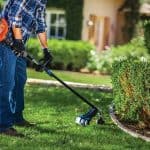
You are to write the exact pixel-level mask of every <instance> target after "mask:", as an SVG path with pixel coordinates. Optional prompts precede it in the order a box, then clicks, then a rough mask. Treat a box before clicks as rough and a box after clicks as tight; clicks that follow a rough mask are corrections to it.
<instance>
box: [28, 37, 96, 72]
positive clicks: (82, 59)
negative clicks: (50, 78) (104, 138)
mask: <svg viewBox="0 0 150 150" xmlns="http://www.w3.org/2000/svg"><path fill="white" fill-rule="evenodd" d="M48 45H49V47H50V48H51V51H52V54H53V56H54V60H53V62H52V66H51V67H52V68H53V69H63V70H79V69H81V68H83V67H85V65H86V63H87V61H88V59H89V55H90V51H91V50H92V49H93V46H92V45H90V44H89V43H87V42H83V41H67V40H49V41H48ZM27 49H28V51H29V53H31V54H32V55H33V56H34V57H35V58H36V59H40V58H41V57H42V50H41V46H40V44H39V42H38V41H37V40H36V39H30V40H29V42H28V43H27Z"/></svg>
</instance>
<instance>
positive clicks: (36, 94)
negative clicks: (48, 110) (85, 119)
mask: <svg viewBox="0 0 150 150" xmlns="http://www.w3.org/2000/svg"><path fill="white" fill-rule="evenodd" d="M76 90H77V91H78V92H79V93H80V94H81V95H82V96H83V97H85V98H86V99H87V100H88V101H90V102H92V103H93V104H95V105H97V106H98V107H106V106H107V105H109V104H110V103H111V101H112V95H111V94H105V93H101V92H97V91H91V90H78V89H76ZM26 97H27V100H28V103H31V104H33V105H40V104H46V105H50V106H53V107H58V106H59V105H60V106H61V107H70V106H80V105H82V104H84V102H83V101H81V99H80V98H78V97H77V96H76V95H74V94H73V93H72V92H70V91H68V90H67V89H65V88H54V87H52V88H48V89H47V88H41V87H39V86H34V87H31V86H29V87H27V88H26Z"/></svg>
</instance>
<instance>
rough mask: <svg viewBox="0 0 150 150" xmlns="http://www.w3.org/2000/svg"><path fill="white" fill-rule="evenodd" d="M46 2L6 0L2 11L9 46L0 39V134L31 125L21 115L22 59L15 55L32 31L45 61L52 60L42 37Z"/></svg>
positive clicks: (23, 49)
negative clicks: (37, 39)
mask: <svg viewBox="0 0 150 150" xmlns="http://www.w3.org/2000/svg"><path fill="white" fill-rule="evenodd" d="M46 3H47V0H8V2H7V4H6V5H5V7H4V9H3V11H2V17H3V18H5V19H6V20H7V22H8V25H9V32H8V36H7V38H6V39H7V40H6V41H12V42H13V46H11V47H10V45H9V44H8V43H7V42H5V41H4V42H3V41H2V42H0V134H6V135H12V136H18V135H20V134H19V133H18V132H17V131H16V130H15V129H14V128H13V125H19V126H30V125H31V124H30V123H29V122H28V121H26V120H25V119H24V117H23V109H24V85H25V82H26V78H27V77H26V60H25V58H22V57H18V56H19V55H20V53H21V52H22V51H25V46H24V44H25V43H26V42H27V40H28V39H29V37H30V35H31V33H32V32H33V31H35V32H36V34H37V35H38V38H39V41H40V43H41V47H42V49H43V54H44V60H45V62H47V61H48V60H51V59H52V56H51V53H50V52H49V51H48V45H47V37H46V23H45V9H46ZM14 49H15V54H16V55H15V54H14V53H13V52H12V50H14Z"/></svg>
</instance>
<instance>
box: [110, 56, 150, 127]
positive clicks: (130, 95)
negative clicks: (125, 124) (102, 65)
mask: <svg viewBox="0 0 150 150" xmlns="http://www.w3.org/2000/svg"><path fill="white" fill-rule="evenodd" d="M112 83H113V92H114V103H115V108H116V112H117V114H118V115H119V116H120V117H121V119H123V120H125V121H132V122H144V124H145V126H146V127H149V128H150V124H149V121H150V120H149V119H150V62H148V61H147V60H146V59H144V58H143V59H139V58H136V57H129V58H125V59H121V60H119V61H115V62H114V63H113V74H112Z"/></svg>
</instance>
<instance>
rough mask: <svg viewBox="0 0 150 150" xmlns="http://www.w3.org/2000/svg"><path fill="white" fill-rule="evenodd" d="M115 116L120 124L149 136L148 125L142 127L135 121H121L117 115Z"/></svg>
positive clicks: (149, 129)
mask: <svg viewBox="0 0 150 150" xmlns="http://www.w3.org/2000/svg"><path fill="white" fill-rule="evenodd" d="M116 117H117V119H118V120H119V122H121V123H122V125H124V126H125V127H126V128H128V129H129V130H131V131H134V132H136V133H138V134H141V135H143V136H146V137H148V138H150V128H149V127H146V126H143V127H142V126H141V125H140V124H137V123H131V122H125V121H122V120H121V119H120V117H119V116H118V115H116Z"/></svg>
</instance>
